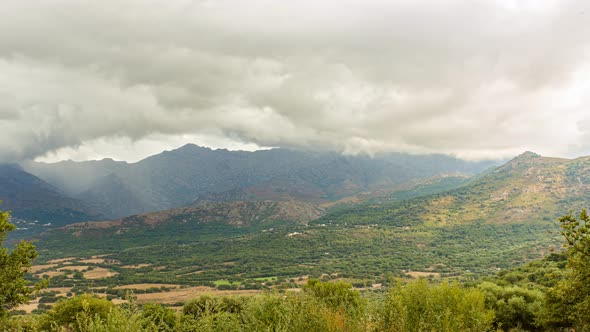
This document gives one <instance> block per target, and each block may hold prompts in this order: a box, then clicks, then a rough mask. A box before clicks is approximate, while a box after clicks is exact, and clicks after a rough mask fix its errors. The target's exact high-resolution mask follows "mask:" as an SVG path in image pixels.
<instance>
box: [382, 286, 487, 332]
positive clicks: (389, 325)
mask: <svg viewBox="0 0 590 332" xmlns="http://www.w3.org/2000/svg"><path fill="white" fill-rule="evenodd" d="M378 317H379V319H378V321H377V328H376V329H377V330H378V331H400V332H403V331H408V332H410V331H412V332H413V331H449V332H451V331H474V332H475V331H477V332H480V331H488V330H490V329H491V327H492V322H493V320H494V311H493V310H490V309H487V308H486V307H485V295H484V294H483V293H482V292H481V291H479V290H477V289H464V288H462V287H460V286H458V285H457V284H449V283H446V282H445V283H442V284H440V285H429V284H428V282H427V281H425V280H420V281H416V282H413V283H409V284H407V285H402V284H401V283H400V284H398V285H397V287H395V288H393V289H392V290H391V291H390V293H389V295H388V296H387V299H386V300H385V304H384V305H383V307H382V308H381V314H380V315H379V316H378Z"/></svg>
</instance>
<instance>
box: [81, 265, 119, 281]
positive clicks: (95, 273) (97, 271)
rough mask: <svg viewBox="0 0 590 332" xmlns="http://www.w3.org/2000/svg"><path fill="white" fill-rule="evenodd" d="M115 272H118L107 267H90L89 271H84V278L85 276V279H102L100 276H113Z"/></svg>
mask: <svg viewBox="0 0 590 332" xmlns="http://www.w3.org/2000/svg"><path fill="white" fill-rule="evenodd" d="M117 274H119V273H117V272H115V271H111V270H109V269H105V268H103V267H95V268H94V269H92V270H90V271H86V272H84V278H86V279H102V278H108V277H114V276H116V275H117Z"/></svg>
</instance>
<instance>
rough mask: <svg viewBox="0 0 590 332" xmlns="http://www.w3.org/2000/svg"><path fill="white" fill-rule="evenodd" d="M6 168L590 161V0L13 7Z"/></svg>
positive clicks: (7, 48) (3, 43)
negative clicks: (111, 162)
mask: <svg viewBox="0 0 590 332" xmlns="http://www.w3.org/2000/svg"><path fill="white" fill-rule="evenodd" d="M0 15H1V17H2V19H1V20H0V160H1V161H19V160H23V159H32V158H37V159H38V160H59V159H68V158H72V159H75V160H84V159H96V158H103V157H112V158H114V159H119V160H128V161H136V160H138V159H141V158H143V157H145V156H147V155H150V154H154V153H157V152H160V151H162V150H164V149H172V148H176V147H178V146H181V145H183V144H185V143H189V142H191V143H196V144H201V145H206V146H210V147H214V148H223V147H225V148H229V149H248V150H252V149H257V148H260V147H303V148H314V149H330V150H337V151H342V152H344V153H359V152H361V153H379V152H384V151H401V152H411V153H431V152H436V153H445V154H451V155H455V156H459V157H462V158H468V159H482V158H506V157H510V156H513V155H516V154H519V153H521V152H522V151H524V150H532V151H535V152H538V153H540V154H543V155H550V156H566V157H572V156H577V155H583V154H590V1H585V0H580V1H567V0H556V1H542V0H531V1H509V0H503V1H491V0H489V1H476V0H466V1H438V0H437V1H433V0H429V1H417V0H408V1H393V0H338V1H335V0H323V1H319V0H310V1H307V0H298V1H283V0H275V1H270V0H267V1H263V0H248V1H245V0H234V1H225V0H211V1H207V0H202V1H197V0H195V1H185V0H174V1H170V0H160V1H155V0H136V1H132V0H131V1H129V0H128V1H115V0H112V1H111V0H101V1H95V0H89V1H82V0H71V1H68V0H39V1H35V0H27V1H23V0H2V1H1V3H0Z"/></svg>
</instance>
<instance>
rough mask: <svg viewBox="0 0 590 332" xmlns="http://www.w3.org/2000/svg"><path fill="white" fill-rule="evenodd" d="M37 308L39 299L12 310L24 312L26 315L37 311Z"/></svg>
mask: <svg viewBox="0 0 590 332" xmlns="http://www.w3.org/2000/svg"><path fill="white" fill-rule="evenodd" d="M38 306H39V298H36V299H33V300H31V301H29V303H26V304H21V305H19V306H18V307H16V308H14V310H24V311H25V312H26V313H27V314H30V313H31V312H32V311H33V310H35V309H37V307H38Z"/></svg>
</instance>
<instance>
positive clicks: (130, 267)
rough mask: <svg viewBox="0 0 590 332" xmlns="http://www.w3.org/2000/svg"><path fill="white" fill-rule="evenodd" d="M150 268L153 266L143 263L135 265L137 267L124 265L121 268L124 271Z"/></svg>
mask: <svg viewBox="0 0 590 332" xmlns="http://www.w3.org/2000/svg"><path fill="white" fill-rule="evenodd" d="M148 266H152V264H146V263H141V264H135V265H123V266H121V267H122V268H124V269H141V268H142V267H148Z"/></svg>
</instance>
